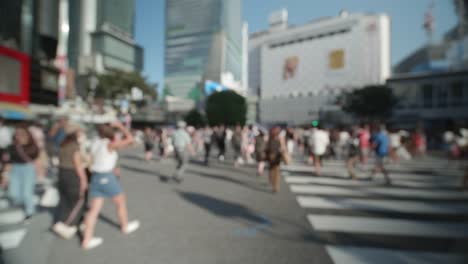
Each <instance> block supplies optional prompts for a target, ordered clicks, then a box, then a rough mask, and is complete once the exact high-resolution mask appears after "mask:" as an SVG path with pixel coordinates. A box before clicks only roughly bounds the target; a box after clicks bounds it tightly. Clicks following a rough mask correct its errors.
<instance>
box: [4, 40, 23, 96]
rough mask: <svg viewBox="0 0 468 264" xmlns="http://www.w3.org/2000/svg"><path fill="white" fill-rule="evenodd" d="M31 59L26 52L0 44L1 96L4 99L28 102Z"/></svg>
mask: <svg viewBox="0 0 468 264" xmlns="http://www.w3.org/2000/svg"><path fill="white" fill-rule="evenodd" d="M29 65H30V59H29V56H27V55H26V54H24V53H21V52H19V51H16V50H12V49H9V48H6V47H2V46H0V69H1V70H0V98H2V101H5V102H11V103H17V104H28V103H29V92H30V88H29V86H30V80H29Z"/></svg>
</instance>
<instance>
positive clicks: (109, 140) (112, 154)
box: [81, 122, 140, 249]
mask: <svg viewBox="0 0 468 264" xmlns="http://www.w3.org/2000/svg"><path fill="white" fill-rule="evenodd" d="M114 128H116V129H118V130H119V131H120V132H121V133H122V134H123V138H121V139H115V137H114ZM98 134H99V139H98V140H97V141H96V142H95V144H94V145H93V148H92V150H91V155H92V158H93V163H92V165H91V168H90V170H91V173H92V174H91V182H90V184H89V198H90V205H89V211H88V213H87V214H86V217H85V228H84V234H83V240H82V242H81V246H82V248H83V249H92V248H94V247H97V246H99V245H100V244H102V242H103V239H102V238H99V237H94V227H95V225H96V221H97V218H98V216H99V213H100V211H101V209H102V206H103V205H104V199H105V198H111V199H112V201H113V202H114V204H115V206H116V209H117V215H118V218H119V222H120V230H121V232H122V233H124V234H129V233H132V232H134V231H135V230H137V229H138V228H139V226H140V222H138V221H136V220H134V221H131V222H129V221H128V213H127V204H126V203H127V202H126V198H125V195H124V193H123V191H122V187H121V186H120V183H119V182H118V180H117V177H116V176H115V174H114V173H113V171H114V169H115V168H116V167H117V159H118V154H117V150H119V149H122V148H125V147H127V146H129V145H130V144H132V142H133V136H132V134H131V133H130V131H128V129H127V128H126V127H125V126H124V125H123V124H122V123H120V122H115V123H112V124H111V125H99V126H98Z"/></svg>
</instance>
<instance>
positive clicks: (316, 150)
mask: <svg viewBox="0 0 468 264" xmlns="http://www.w3.org/2000/svg"><path fill="white" fill-rule="evenodd" d="M310 141H311V142H310V146H311V147H312V151H313V155H314V167H315V174H316V175H317V176H320V175H321V174H322V159H323V156H324V155H325V153H326V151H327V148H328V145H329V144H330V136H329V134H328V133H327V132H326V131H325V130H323V129H322V126H321V125H320V124H319V125H318V126H317V127H314V128H313V129H312V134H311V137H310Z"/></svg>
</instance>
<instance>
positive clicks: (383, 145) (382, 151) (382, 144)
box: [372, 132, 389, 157]
mask: <svg viewBox="0 0 468 264" xmlns="http://www.w3.org/2000/svg"><path fill="white" fill-rule="evenodd" d="M372 141H373V143H374V144H376V145H377V146H376V148H375V154H377V156H379V157H385V156H387V155H388V143H389V139H388V136H387V134H386V133H384V132H378V133H377V134H375V135H374V137H373V139H372Z"/></svg>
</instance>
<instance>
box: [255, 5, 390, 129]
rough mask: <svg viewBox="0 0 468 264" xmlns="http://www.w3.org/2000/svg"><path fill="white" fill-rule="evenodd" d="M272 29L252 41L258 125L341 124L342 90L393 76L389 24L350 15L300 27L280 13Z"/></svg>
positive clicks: (377, 17)
mask: <svg viewBox="0 0 468 264" xmlns="http://www.w3.org/2000/svg"><path fill="white" fill-rule="evenodd" d="M269 23H270V28H269V29H268V30H265V31H262V32H257V33H253V34H251V36H250V39H249V94H252V95H256V96H258V97H259V105H258V107H259V109H258V116H259V119H260V120H259V121H260V122H261V123H265V124H290V125H300V124H309V123H310V122H311V121H312V120H316V119H320V118H321V117H323V116H334V115H332V113H338V115H336V116H337V119H336V120H330V118H329V120H327V121H329V122H336V123H339V122H342V121H343V120H340V119H339V118H338V117H339V116H340V115H339V113H340V109H339V107H338V106H336V105H335V102H336V99H337V96H338V95H339V94H341V93H342V92H343V91H348V90H350V89H355V88H361V87H363V86H366V85H378V84H384V83H385V81H386V79H387V78H388V77H389V76H390V19H389V17H388V16H387V15H385V14H361V13H356V14H348V13H347V12H341V13H340V15H339V16H336V17H329V18H322V19H318V20H315V21H312V22H309V23H307V24H304V25H300V26H290V25H289V24H288V13H287V11H286V10H281V11H279V12H275V13H273V14H272V15H271V16H270V19H269Z"/></svg>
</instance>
